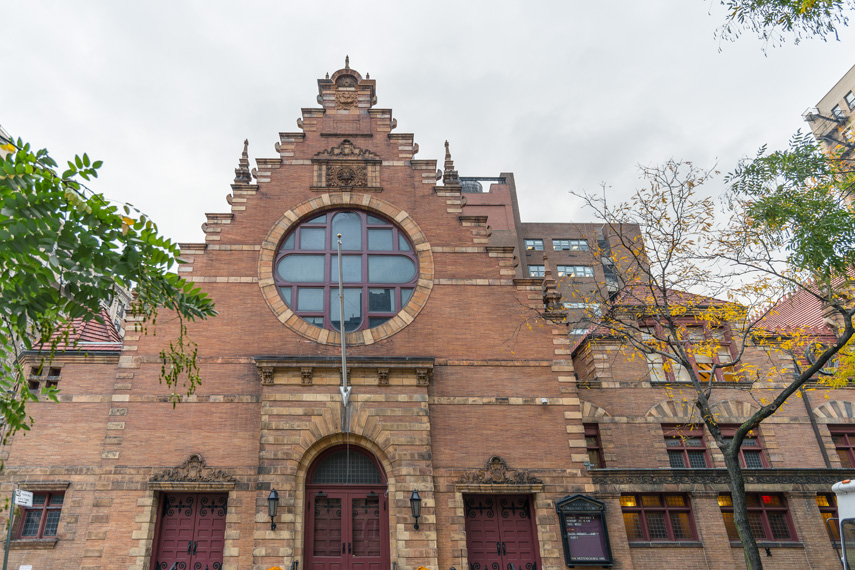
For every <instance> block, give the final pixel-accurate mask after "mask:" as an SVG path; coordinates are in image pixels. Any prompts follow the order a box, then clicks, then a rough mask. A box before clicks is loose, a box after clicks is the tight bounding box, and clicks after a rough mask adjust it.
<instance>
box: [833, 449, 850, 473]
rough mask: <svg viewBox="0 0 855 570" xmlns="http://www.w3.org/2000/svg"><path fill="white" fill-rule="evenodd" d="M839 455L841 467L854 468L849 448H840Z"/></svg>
mask: <svg viewBox="0 0 855 570" xmlns="http://www.w3.org/2000/svg"><path fill="white" fill-rule="evenodd" d="M837 456H838V457H839V458H840V466H841V467H846V468H847V469H851V468H852V458H851V457H849V450H848V449H838V450H837Z"/></svg>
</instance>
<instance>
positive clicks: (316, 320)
mask: <svg viewBox="0 0 855 570" xmlns="http://www.w3.org/2000/svg"><path fill="white" fill-rule="evenodd" d="M303 320H304V321H306V322H307V323H309V324H310V325H315V326H316V327H323V326H324V318H323V317H303Z"/></svg>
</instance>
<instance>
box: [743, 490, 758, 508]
mask: <svg viewBox="0 0 855 570" xmlns="http://www.w3.org/2000/svg"><path fill="white" fill-rule="evenodd" d="M759 496H760V495H758V494H757V493H746V495H745V504H746V505H748V506H749V507H759V506H760V499H759V498H758V497H759Z"/></svg>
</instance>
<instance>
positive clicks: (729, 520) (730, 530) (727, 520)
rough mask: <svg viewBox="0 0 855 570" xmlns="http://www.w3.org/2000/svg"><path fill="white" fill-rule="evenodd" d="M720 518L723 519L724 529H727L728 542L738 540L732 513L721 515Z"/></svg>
mask: <svg viewBox="0 0 855 570" xmlns="http://www.w3.org/2000/svg"><path fill="white" fill-rule="evenodd" d="M721 516H722V518H723V519H724V528H726V529H727V538H729V539H730V540H739V533H738V532H737V531H736V523H735V522H733V513H721Z"/></svg>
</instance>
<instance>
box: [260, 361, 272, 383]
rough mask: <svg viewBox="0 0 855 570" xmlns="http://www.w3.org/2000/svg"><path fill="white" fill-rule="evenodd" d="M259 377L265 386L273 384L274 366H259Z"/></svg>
mask: <svg viewBox="0 0 855 570" xmlns="http://www.w3.org/2000/svg"><path fill="white" fill-rule="evenodd" d="M258 377H259V378H260V379H261V383H262V384H264V385H265V386H269V385H270V384H273V367H272V366H259V367H258Z"/></svg>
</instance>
